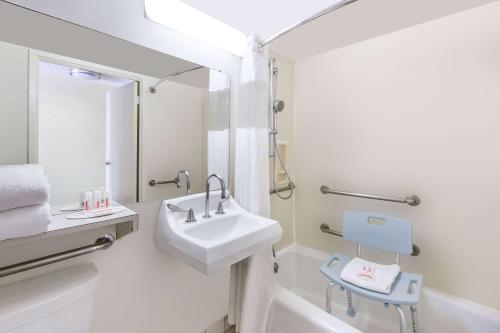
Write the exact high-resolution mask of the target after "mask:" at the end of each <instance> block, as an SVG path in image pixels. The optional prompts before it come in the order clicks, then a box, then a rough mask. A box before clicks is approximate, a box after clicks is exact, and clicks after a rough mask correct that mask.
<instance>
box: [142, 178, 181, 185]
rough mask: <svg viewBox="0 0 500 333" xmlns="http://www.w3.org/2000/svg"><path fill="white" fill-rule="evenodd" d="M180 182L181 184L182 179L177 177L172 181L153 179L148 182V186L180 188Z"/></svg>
mask: <svg viewBox="0 0 500 333" xmlns="http://www.w3.org/2000/svg"><path fill="white" fill-rule="evenodd" d="M180 182H181V179H180V178H177V177H175V178H174V179H172V180H154V179H151V180H150V181H149V182H148V184H149V186H156V185H163V184H175V185H177V186H179V183H180Z"/></svg>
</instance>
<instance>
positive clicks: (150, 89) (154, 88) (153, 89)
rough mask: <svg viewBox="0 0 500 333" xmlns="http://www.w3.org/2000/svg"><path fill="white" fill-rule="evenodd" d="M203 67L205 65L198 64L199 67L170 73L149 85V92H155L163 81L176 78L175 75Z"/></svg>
mask: <svg viewBox="0 0 500 333" xmlns="http://www.w3.org/2000/svg"><path fill="white" fill-rule="evenodd" d="M201 68H205V66H198V67H194V68H190V69H186V70H183V71H180V72H177V73H174V74H170V75H168V76H166V77H164V78H163V79H161V80H160V81H158V82H156V83H155V84H154V85H153V86H151V87H149V92H150V93H152V94H155V93H156V91H157V90H158V86H159V85H160V84H162V83H163V82H165V81H167V80H170V79H171V78H174V77H176V76H178V75H181V74H184V73H189V72H192V71H195V70H197V69H201Z"/></svg>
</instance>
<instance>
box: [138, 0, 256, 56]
mask: <svg viewBox="0 0 500 333" xmlns="http://www.w3.org/2000/svg"><path fill="white" fill-rule="evenodd" d="M145 9H146V16H147V17H148V18H149V19H150V20H152V21H155V22H157V23H160V24H161V25H164V26H166V27H169V28H171V29H174V30H176V31H179V32H181V33H184V34H186V35H189V36H191V37H193V38H196V39H199V40H202V41H204V42H207V43H209V44H212V45H214V46H217V47H219V48H221V49H223V50H226V51H228V52H231V53H233V54H236V55H239V56H241V55H242V54H243V50H244V47H245V43H246V36H245V34H244V33H242V32H241V31H239V30H236V29H234V28H232V27H230V26H228V25H227V24H225V23H222V22H221V21H219V20H216V19H215V18H213V17H211V16H209V15H207V14H205V13H203V12H201V11H199V10H197V9H195V8H193V7H190V6H188V5H186V4H185V3H183V2H181V1H178V0H145Z"/></svg>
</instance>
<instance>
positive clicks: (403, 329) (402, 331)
mask: <svg viewBox="0 0 500 333" xmlns="http://www.w3.org/2000/svg"><path fill="white" fill-rule="evenodd" d="M394 307H395V308H396V310H397V311H398V315H399V332H400V333H406V318H405V313H404V312H403V309H401V305H399V304H394Z"/></svg>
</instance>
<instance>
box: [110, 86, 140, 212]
mask: <svg viewBox="0 0 500 333" xmlns="http://www.w3.org/2000/svg"><path fill="white" fill-rule="evenodd" d="M136 91H138V90H137V82H132V83H129V84H127V85H124V86H122V87H119V88H116V89H113V90H111V91H109V92H108V95H107V139H106V144H107V149H106V151H107V161H106V165H107V168H106V173H107V177H106V183H107V184H106V186H107V187H108V188H109V189H111V191H112V197H113V200H114V201H116V202H120V203H131V202H135V201H137V192H136V188H137V187H136V185H137V184H136V179H137V123H136V119H137V117H136V115H137V113H136V110H135V109H136V108H137V100H136V96H137V94H136V93H135V92H136Z"/></svg>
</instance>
